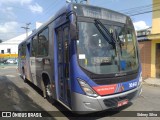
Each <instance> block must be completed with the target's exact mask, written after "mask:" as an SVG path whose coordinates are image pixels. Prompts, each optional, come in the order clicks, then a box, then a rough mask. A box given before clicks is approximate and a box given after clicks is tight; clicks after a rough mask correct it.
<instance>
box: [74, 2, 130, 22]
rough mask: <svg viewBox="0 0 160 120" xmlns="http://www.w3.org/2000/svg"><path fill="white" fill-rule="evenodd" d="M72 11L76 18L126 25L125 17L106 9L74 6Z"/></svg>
mask: <svg viewBox="0 0 160 120" xmlns="http://www.w3.org/2000/svg"><path fill="white" fill-rule="evenodd" d="M73 8H74V10H75V11H76V12H77V15H78V16H85V17H92V18H97V19H105V20H109V21H114V22H120V23H126V19H127V16H125V15H123V14H121V13H117V12H114V11H111V10H108V9H104V8H99V7H94V6H85V5H84V6H80V5H74V7H73Z"/></svg>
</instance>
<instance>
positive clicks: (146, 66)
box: [139, 41, 151, 79]
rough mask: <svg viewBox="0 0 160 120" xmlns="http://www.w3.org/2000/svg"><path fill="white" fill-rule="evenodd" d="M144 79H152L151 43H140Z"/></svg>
mask: <svg viewBox="0 0 160 120" xmlns="http://www.w3.org/2000/svg"><path fill="white" fill-rule="evenodd" d="M139 49H140V59H141V65H142V77H143V79H145V78H148V77H151V41H143V42H139Z"/></svg>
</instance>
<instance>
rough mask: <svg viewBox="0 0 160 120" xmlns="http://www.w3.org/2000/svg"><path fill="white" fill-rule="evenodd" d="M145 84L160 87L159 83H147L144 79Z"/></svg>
mask: <svg viewBox="0 0 160 120" xmlns="http://www.w3.org/2000/svg"><path fill="white" fill-rule="evenodd" d="M142 84H143V85H149V86H153V87H160V85H159V84H154V83H153V84H152V83H147V82H146V81H143V83H142Z"/></svg>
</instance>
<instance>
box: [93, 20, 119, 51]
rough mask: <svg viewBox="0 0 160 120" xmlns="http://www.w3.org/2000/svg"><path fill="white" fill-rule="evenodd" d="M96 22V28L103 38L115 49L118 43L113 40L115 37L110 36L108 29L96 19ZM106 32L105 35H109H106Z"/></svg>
mask: <svg viewBox="0 0 160 120" xmlns="http://www.w3.org/2000/svg"><path fill="white" fill-rule="evenodd" d="M94 21H95V26H96V27H97V29H98V30H99V32H100V33H101V34H102V36H103V37H104V38H105V40H106V41H107V42H108V43H109V44H111V45H112V46H113V47H114V48H115V47H116V41H115V39H114V38H113V36H112V35H111V34H110V32H109V31H108V29H107V28H106V27H105V26H104V25H103V24H102V23H101V22H100V21H99V20H97V19H95V20H94ZM99 25H100V26H101V27H100V26H99ZM102 29H103V30H102ZM104 31H105V33H107V35H106V34H105V33H104Z"/></svg>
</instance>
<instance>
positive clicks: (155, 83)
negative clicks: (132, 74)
mask: <svg viewBox="0 0 160 120" xmlns="http://www.w3.org/2000/svg"><path fill="white" fill-rule="evenodd" d="M143 83H144V84H147V85H151V86H156V87H160V79H158V78H147V79H145V80H143Z"/></svg>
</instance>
